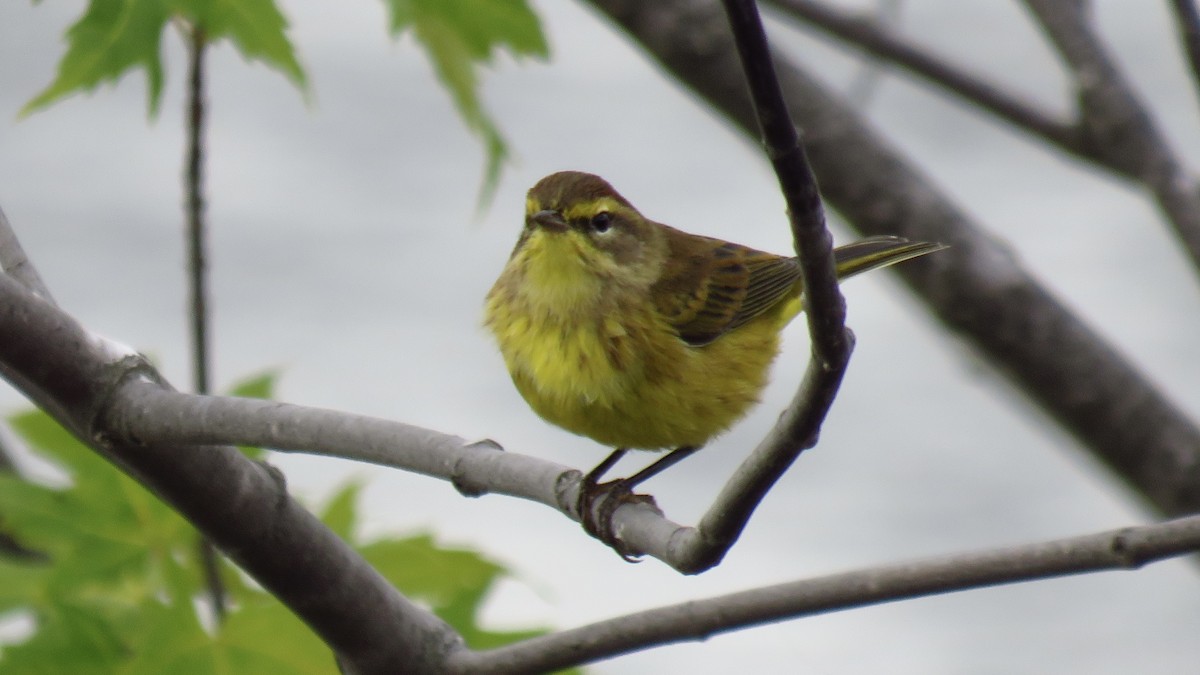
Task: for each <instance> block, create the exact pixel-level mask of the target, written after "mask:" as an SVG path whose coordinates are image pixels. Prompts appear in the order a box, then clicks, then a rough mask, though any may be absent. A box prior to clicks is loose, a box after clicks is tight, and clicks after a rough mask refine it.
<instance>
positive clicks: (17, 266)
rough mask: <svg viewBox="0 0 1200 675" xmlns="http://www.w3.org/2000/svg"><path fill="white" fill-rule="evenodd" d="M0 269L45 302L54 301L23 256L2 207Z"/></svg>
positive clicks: (0, 209) (23, 253) (22, 250)
mask: <svg viewBox="0 0 1200 675" xmlns="http://www.w3.org/2000/svg"><path fill="white" fill-rule="evenodd" d="M0 270H3V272H4V273H5V274H8V275H10V276H12V278H14V279H16V280H17V281H19V282H21V284H23V285H24V286H25V288H28V289H29V290H31V291H33V292H34V293H37V294H38V295H39V296H41V297H42V298H44V299H45V300H46V301H47V302H50V303H53V302H54V296H52V295H50V289H49V288H47V287H46V284H45V282H43V281H42V275H40V274H38V271H37V268H36V267H34V266H33V263H31V262H30V261H29V258H27V257H26V256H25V249H23V248H21V242H20V241H19V240H18V239H17V233H16V231H15V230H13V228H12V223H10V222H8V216H6V215H4V209H2V208H0Z"/></svg>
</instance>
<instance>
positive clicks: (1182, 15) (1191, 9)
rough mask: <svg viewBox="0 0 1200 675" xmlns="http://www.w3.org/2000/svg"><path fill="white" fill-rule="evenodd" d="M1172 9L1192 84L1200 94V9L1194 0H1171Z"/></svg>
mask: <svg viewBox="0 0 1200 675" xmlns="http://www.w3.org/2000/svg"><path fill="white" fill-rule="evenodd" d="M1171 9H1173V10H1175V23H1176V25H1177V26H1178V28H1179V41H1180V42H1182V43H1183V53H1184V54H1185V55H1186V56H1187V61H1188V66H1190V68H1191V71H1192V85H1193V86H1194V87H1195V89H1196V94H1197V96H1200V11H1197V9H1196V3H1195V2H1193V1H1192V0H1171Z"/></svg>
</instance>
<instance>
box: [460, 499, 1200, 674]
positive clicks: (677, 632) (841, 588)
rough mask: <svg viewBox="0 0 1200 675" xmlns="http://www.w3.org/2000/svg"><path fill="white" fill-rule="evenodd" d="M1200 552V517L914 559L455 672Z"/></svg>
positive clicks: (592, 630) (565, 637)
mask: <svg viewBox="0 0 1200 675" xmlns="http://www.w3.org/2000/svg"><path fill="white" fill-rule="evenodd" d="M1195 550H1200V516H1190V517H1187V518H1180V519H1178V520H1173V521H1167V522H1164V523H1159V524H1155V525H1143V526H1138V527H1129V528H1124V529H1120V530H1110V531H1107V532H1100V533H1096V534H1089V535H1084V536H1079V537H1071V538H1068V539H1056V540H1052V541H1046V542H1042V543H1037V544H1027V545H1024V546H1013V547H1006V548H1000V549H994V550H990V551H981V552H974V553H961V554H957V555H950V556H944V557H939V558H929V559H925V560H914V561H910V562H902V563H896V564H891V565H885V566H881V567H874V568H869V569H864V570H858V571H853V572H843V573H840V574H833V575H829V576H824V577H816V578H813V579H805V580H801V581H793V582H789V583H784V584H779V585H776V586H766V587H762V588H756V589H753V590H749V591H742V592H738V593H731V594H729V595H724V596H719V597H715V598H707V599H704V600H692V601H689V602H686V603H682V604H678V605H671V606H668V607H659V608H656V609H652V610H648V611H645V612H639V613H636V614H629V615H626V616H622V617H618V618H615V619H609V620H607V621H600V622H597V623H593V624H589V625H586V626H580V627H579V628H574V629H571V630H566V631H560V632H557V633H552V634H550V635H545V636H541V637H536V638H531V639H529V640H525V641H523V642H519V643H516V644H513V645H509V646H506V647H501V648H499V649H493V650H489V651H483V652H470V651H466V650H463V651H459V652H456V653H454V654H453V655H451V657H450V661H449V664H448V665H449V668H448V670H447V672H451V673H477V672H487V673H528V672H546V671H550V670H554V669H557V668H565V667H568V666H573V665H578V664H581V663H586V662H589V661H594V660H597V659H601V658H609V657H612V656H616V655H618V654H626V653H629V652H633V651H638V650H642V649H646V648H648V647H653V646H657V645H664V644H671V643H674V642H683V641H688V640H704V639H707V638H709V637H711V636H713V635H714V634H718V633H724V632H729V631H733V630H737V629H740V628H746V627H749V626H755V625H759V624H763V623H769V622H774V621H780V620H784V619H796V618H800V617H804V616H811V615H814V614H822V613H826V612H833V611H839V610H844V609H851V608H856V607H863V606H866V605H876V604H881V603H885V602H893V601H896V600H904V599H909V598H918V597H922V596H927V595H935V594H939V593H946V592H950V591H961V590H966V589H971V588H982V587H987V586H995V585H998V584H1010V583H1018V582H1024V581H1033V580H1036V579H1048V578H1053V577H1061V576H1067V575H1074V574H1083V573H1086V572H1095V571H1099V570H1121V569H1136V568H1138V567H1140V566H1142V565H1145V564H1146V563H1149V562H1154V561H1157V560H1162V559H1165V558H1169V557H1172V556H1178V555H1181V554H1183V553H1187V552H1190V551H1195Z"/></svg>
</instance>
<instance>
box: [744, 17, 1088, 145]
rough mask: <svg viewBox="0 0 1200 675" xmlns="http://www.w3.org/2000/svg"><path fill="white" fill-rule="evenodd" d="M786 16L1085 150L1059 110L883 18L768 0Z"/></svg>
mask: <svg viewBox="0 0 1200 675" xmlns="http://www.w3.org/2000/svg"><path fill="white" fill-rule="evenodd" d="M767 3H768V4H770V5H772V6H774V7H776V8H777V9H779V10H780V12H781V13H782V15H783V16H784V17H785V18H789V19H793V20H798V21H801V22H804V23H807V24H809V25H811V26H814V27H816V28H817V29H819V30H822V31H825V32H826V33H828V34H830V35H833V36H835V37H837V38H838V39H840V40H842V41H844V42H846V43H849V44H850V45H852V46H855V47H858V48H860V49H862V50H863V51H865V52H867V53H868V54H871V55H873V56H875V57H877V58H879V59H882V60H884V61H886V62H888V63H892V64H894V65H896V66H898V67H900V68H901V69H903V70H905V71H908V72H909V73H912V74H914V75H916V76H918V77H920V78H922V79H924V80H925V81H927V82H928V83H930V84H932V85H934V86H936V87H939V88H941V89H943V90H945V91H947V92H948V93H950V94H951V95H952V96H956V97H958V98H961V99H963V100H965V101H967V102H969V103H971V104H973V105H976V106H978V107H980V108H982V109H984V110H987V111H988V112H991V113H992V114H993V115H996V116H997V117H999V118H1001V119H1003V120H1005V121H1007V122H1008V123H1010V124H1012V125H1013V126H1015V127H1017V128H1019V129H1024V130H1026V131H1029V132H1031V133H1033V134H1035V135H1037V136H1040V137H1041V138H1043V139H1045V140H1046V141H1048V142H1050V143H1053V144H1054V145H1057V146H1060V147H1062V148H1064V149H1066V150H1068V151H1070V152H1080V151H1082V146H1081V143H1080V137H1079V133H1078V130H1076V129H1075V127H1074V125H1072V124H1070V123H1068V122H1065V121H1063V120H1060V119H1058V118H1057V116H1056V115H1054V114H1053V113H1051V112H1049V111H1046V110H1041V109H1039V108H1037V107H1036V106H1034V105H1033V104H1031V103H1029V102H1028V101H1025V100H1022V99H1020V98H1018V97H1016V96H1013V95H1011V94H1009V93H1008V92H1006V91H1004V89H1002V88H1001V87H998V86H996V85H994V84H992V83H991V82H988V81H987V80H985V79H984V78H983V77H981V76H979V75H976V74H974V73H971V72H969V71H967V70H966V69H963V68H960V67H958V66H956V65H954V64H952V63H950V62H949V61H947V60H946V59H944V58H941V57H939V56H935V55H934V54H932V53H931V52H929V51H927V50H925V49H922V48H921V47H920V46H918V45H915V44H912V43H911V42H909V41H908V40H905V39H904V38H902V37H900V36H899V35H896V34H894V33H893V32H892V31H891V30H889V29H888V27H887V25H886V24H884V23H881V22H879V21H877V20H874V19H871V18H866V17H861V16H856V15H852V14H850V13H849V12H845V11H842V10H838V9H834V8H833V7H830V6H828V5H826V4H825V3H823V2H817V1H816V0H767Z"/></svg>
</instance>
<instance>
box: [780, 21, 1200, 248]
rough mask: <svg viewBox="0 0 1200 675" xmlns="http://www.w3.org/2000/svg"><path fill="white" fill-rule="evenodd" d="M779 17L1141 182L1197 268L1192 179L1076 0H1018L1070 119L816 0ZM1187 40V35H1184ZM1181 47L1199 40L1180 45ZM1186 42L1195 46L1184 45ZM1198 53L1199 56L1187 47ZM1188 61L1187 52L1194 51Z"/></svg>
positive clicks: (1198, 235) (1198, 211) (1197, 206)
mask: <svg viewBox="0 0 1200 675" xmlns="http://www.w3.org/2000/svg"><path fill="white" fill-rule="evenodd" d="M769 2H770V3H771V4H772V5H774V6H776V7H778V8H779V9H780V10H781V11H782V13H783V15H784V16H785V17H790V18H794V19H797V20H800V21H804V22H807V23H809V24H810V25H812V26H815V27H817V28H818V29H820V30H823V31H826V32H827V33H829V34H831V35H834V36H835V37H837V38H838V39H840V40H842V41H844V42H847V43H849V44H851V45H854V46H856V47H859V48H861V49H863V50H866V51H867V52H869V53H871V54H874V55H875V56H877V57H878V58H880V59H884V60H886V61H888V62H891V63H894V64H896V65H897V66H898V67H900V68H902V69H904V70H906V71H908V72H910V73H912V74H914V75H916V76H918V77H919V78H921V79H923V80H925V81H926V82H928V83H930V84H932V85H934V86H936V87H938V88H940V89H942V90H944V91H946V92H948V93H949V94H951V95H952V96H955V97H957V98H960V99H962V100H964V101H967V102H969V103H972V104H974V105H976V106H979V107H980V109H982V110H985V111H987V112H990V113H991V114H993V115H995V116H997V117H998V118H1000V119H1003V120H1005V121H1006V122H1008V123H1010V124H1012V125H1013V126H1014V127H1016V128H1018V129H1022V130H1024V131H1027V132H1029V133H1031V134H1034V135H1036V136H1038V137H1040V138H1042V139H1044V140H1046V141H1047V142H1049V143H1051V144H1052V145H1054V146H1056V147H1058V148H1059V149H1061V150H1063V151H1064V152H1067V153H1070V154H1072V155H1075V156H1077V157H1080V158H1082V159H1085V160H1087V161H1090V162H1094V163H1096V164H1098V165H1100V166H1103V167H1104V168H1106V169H1108V170H1110V171H1112V172H1114V173H1116V174H1117V175H1119V176H1120V177H1122V178H1124V179H1127V180H1132V181H1135V182H1137V183H1140V184H1142V185H1143V186H1144V187H1146V188H1147V189H1148V190H1149V192H1150V194H1151V195H1152V196H1153V197H1154V199H1155V201H1156V202H1157V204H1158V207H1159V209H1160V210H1161V211H1162V213H1163V214H1164V216H1165V217H1166V219H1167V221H1168V222H1169V223H1170V224H1171V227H1172V229H1173V230H1174V232H1175V234H1176V236H1177V238H1178V239H1179V241H1180V242H1182V243H1183V245H1184V249H1185V250H1186V251H1187V252H1188V254H1189V256H1190V257H1191V259H1192V261H1193V265H1194V266H1195V267H1196V269H1197V271H1200V185H1198V184H1197V182H1196V180H1195V178H1194V177H1192V176H1191V175H1190V174H1189V173H1188V172H1187V171H1186V170H1185V169H1184V168H1183V167H1182V164H1181V162H1180V161H1179V159H1178V157H1177V156H1176V154H1175V153H1174V152H1173V151H1172V149H1171V146H1170V144H1169V143H1167V141H1166V140H1165V138H1164V137H1163V135H1162V133H1161V132H1160V131H1159V130H1158V128H1157V125H1156V124H1155V122H1154V119H1153V116H1152V115H1151V114H1150V112H1149V111H1148V109H1147V108H1146V106H1145V105H1144V104H1143V103H1142V102H1141V101H1140V99H1139V98H1138V96H1137V94H1136V92H1135V91H1134V90H1133V88H1132V87H1130V86H1129V84H1128V82H1126V80H1125V78H1124V75H1123V74H1122V73H1121V71H1120V69H1119V68H1118V67H1117V66H1116V64H1115V62H1114V60H1113V59H1112V58H1111V57H1110V56H1109V55H1108V52H1107V51H1106V49H1105V48H1104V46H1103V44H1102V43H1101V41H1100V40H1099V39H1098V38H1097V36H1096V34H1095V31H1094V30H1093V29H1092V27H1091V25H1090V23H1089V20H1088V17H1087V8H1088V6H1089V5H1087V4H1086V3H1081V2H1079V1H1078V0H1025V4H1026V5H1027V6H1028V7H1029V8H1030V10H1031V11H1032V13H1033V14H1034V16H1035V17H1036V18H1037V19H1038V21H1039V22H1040V23H1041V25H1042V28H1043V30H1044V31H1045V32H1046V33H1047V35H1048V36H1049V37H1050V40H1051V42H1052V43H1053V44H1054V46H1055V48H1056V49H1058V51H1059V53H1060V55H1061V56H1062V57H1063V59H1064V61H1065V62H1066V63H1067V66H1068V68H1069V70H1070V72H1071V74H1072V76H1073V78H1074V81H1075V86H1076V89H1077V94H1078V96H1077V99H1078V109H1079V119H1078V120H1076V121H1075V122H1073V123H1066V122H1063V121H1060V120H1058V119H1056V117H1055V116H1054V115H1052V114H1050V113H1047V112H1044V111H1041V110H1038V109H1037V108H1035V107H1034V106H1032V105H1030V104H1029V103H1027V102H1024V101H1022V100H1020V99H1019V98H1017V97H1015V96H1013V95H1011V94H1009V93H1006V92H1005V91H1004V90H1003V89H1002V88H1000V87H998V86H996V85H994V84H992V83H989V82H987V81H986V80H985V79H983V78H982V77H980V76H977V75H973V74H971V73H969V72H967V71H965V70H963V69H961V68H958V67H957V66H954V65H953V64H951V63H948V62H947V61H946V60H945V59H943V58H940V57H938V56H935V55H933V54H932V53H930V52H929V51H928V50H926V49H923V48H922V47H919V46H917V45H914V44H912V43H911V42H909V41H907V40H905V39H904V38H902V37H899V36H897V35H894V34H892V33H891V32H889V31H888V30H887V29H886V28H885V27H883V26H881V25H879V24H878V23H876V22H874V21H870V20H866V19H860V18H856V17H855V16H853V15H851V14H848V13H846V12H842V11H839V10H835V9H833V8H830V7H829V6H827V5H826V4H824V3H821V2H818V1H816V0H769ZM1173 4H1174V5H1175V7H1176V10H1177V13H1178V14H1179V16H1180V22H1181V32H1183V33H1184V34H1185V35H1186V36H1188V37H1187V38H1186V39H1187V40H1197V39H1200V38H1194V37H1192V35H1193V33H1194V31H1191V32H1189V30H1190V29H1188V28H1187V25H1193V27H1194V24H1188V22H1187V19H1186V12H1187V11H1188V10H1189V9H1191V10H1192V13H1194V6H1192V5H1191V4H1190V2H1189V0H1173ZM1188 44H1189V45H1190V44H1192V43H1191V42H1188ZM1188 49H1189V50H1190V51H1189V55H1192V54H1200V47H1195V48H1193V47H1188ZM1192 50H1194V51H1192ZM1194 58H1200V56H1197V57H1194ZM1193 63H1195V61H1193Z"/></svg>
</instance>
